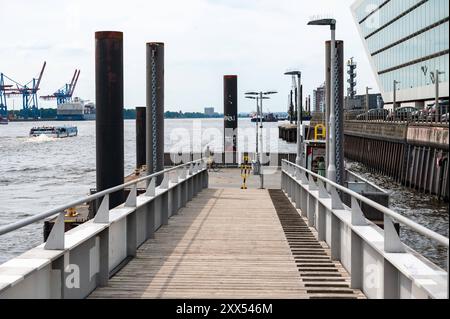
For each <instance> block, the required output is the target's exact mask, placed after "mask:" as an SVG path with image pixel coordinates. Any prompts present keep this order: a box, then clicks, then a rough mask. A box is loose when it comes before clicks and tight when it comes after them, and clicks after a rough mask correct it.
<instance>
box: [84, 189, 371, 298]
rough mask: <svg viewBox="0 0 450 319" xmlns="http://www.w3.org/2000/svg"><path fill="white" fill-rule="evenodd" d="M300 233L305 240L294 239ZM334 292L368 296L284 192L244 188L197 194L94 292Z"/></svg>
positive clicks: (303, 294) (133, 294)
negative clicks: (355, 286)
mask: <svg viewBox="0 0 450 319" xmlns="http://www.w3.org/2000/svg"><path fill="white" fill-rule="evenodd" d="M274 197H277V199H276V201H277V202H278V204H277V207H275V206H274V204H273V202H272V199H273V198H274ZM283 197H284V201H283ZM280 200H281V201H280ZM289 205H290V206H289ZM280 219H281V222H280ZM285 231H286V234H287V237H286V234H285ZM297 231H300V233H299V234H300V236H299V237H298V236H297V237H295V236H294V233H293V232H297ZM308 232H309V233H308ZM305 265H306V266H305ZM327 297H332V298H336V297H344V298H362V297H364V296H363V295H362V294H361V292H360V291H355V290H352V289H349V280H348V274H346V272H345V271H344V270H343V268H342V267H341V266H339V265H338V264H337V263H335V262H331V260H330V258H329V253H328V251H327V250H326V247H324V244H323V243H319V242H318V241H317V240H315V237H314V236H313V234H312V233H311V231H310V230H309V228H308V227H307V226H306V224H305V223H304V221H303V219H302V218H301V217H300V215H299V214H298V213H297V211H296V210H295V208H294V207H293V206H292V204H291V203H290V202H289V200H288V199H287V198H286V196H285V195H284V193H282V192H281V190H277V191H267V190H247V191H241V190H239V189H215V190H213V189H206V190H204V191H203V192H201V193H200V194H198V195H197V197H195V198H194V199H193V201H191V202H189V203H188V204H187V206H186V207H185V208H183V209H181V210H180V211H179V213H178V215H176V216H174V217H172V218H171V219H170V220H169V225H168V226H164V227H162V228H161V229H159V230H158V231H157V232H156V233H155V238H154V239H151V240H149V241H147V242H146V243H144V244H143V245H142V246H141V247H140V248H139V250H138V252H137V256H136V258H134V259H133V260H131V261H130V262H129V264H128V265H126V266H125V267H124V268H123V269H122V270H120V271H119V272H118V273H117V274H116V275H115V276H114V277H112V278H111V279H110V281H109V284H108V286H107V287H102V288H98V289H97V290H95V291H94V292H93V293H92V294H91V295H90V298H189V299H191V298H193V299H195V298H225V299H251V298H261V299H266V298H270V299H300V298H327Z"/></svg>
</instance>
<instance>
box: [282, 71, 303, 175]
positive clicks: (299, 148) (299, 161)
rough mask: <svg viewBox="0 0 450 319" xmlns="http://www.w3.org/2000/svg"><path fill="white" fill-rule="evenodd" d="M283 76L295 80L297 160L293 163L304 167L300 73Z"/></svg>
mask: <svg viewBox="0 0 450 319" xmlns="http://www.w3.org/2000/svg"><path fill="white" fill-rule="evenodd" d="M284 74H285V75H291V76H292V77H293V78H296V79H297V85H296V89H297V92H298V94H296V97H297V158H296V160H295V162H296V163H297V165H302V166H305V160H306V156H305V152H304V145H303V141H304V137H303V102H302V100H303V90H302V89H303V86H302V72H300V71H289V72H286V73H284Z"/></svg>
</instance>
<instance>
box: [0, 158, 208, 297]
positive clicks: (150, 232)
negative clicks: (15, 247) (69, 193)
mask: <svg viewBox="0 0 450 319" xmlns="http://www.w3.org/2000/svg"><path fill="white" fill-rule="evenodd" d="M161 175H162V176H164V177H163V179H162V182H161V185H159V186H157V187H156V178H157V177H160V176H161ZM159 179H160V178H159ZM141 182H146V184H145V188H144V187H142V188H144V190H145V193H143V194H140V195H139V196H138V186H140V185H138V184H139V183H141ZM207 187H208V171H207V168H206V162H205V161H204V159H199V160H196V161H193V162H190V163H187V164H183V165H179V166H177V167H173V168H169V169H165V170H163V171H161V172H157V173H155V174H151V175H148V176H145V177H142V178H139V179H135V180H133V181H130V182H127V183H124V184H122V185H118V186H116V187H113V188H110V189H107V190H104V191H100V192H98V193H96V194H93V195H90V196H87V197H84V198H81V199H79V200H75V201H72V202H70V203H67V204H66V205H63V206H60V207H56V208H54V209H51V210H48V211H46V212H43V213H39V214H36V215H34V216H32V217H29V218H25V219H23V220H20V221H18V222H15V223H12V224H9V225H5V226H2V227H0V235H3V234H7V233H10V232H12V231H15V230H18V229H20V228H22V227H24V226H27V225H30V224H33V223H35V222H37V221H40V220H42V219H45V218H48V217H52V216H54V215H57V218H56V220H55V222H54V224H53V227H52V229H51V232H50V234H49V236H48V238H47V240H46V241H45V243H44V244H42V245H39V246H37V247H35V248H32V249H30V250H28V251H26V252H25V253H23V254H21V255H20V256H18V257H15V258H13V259H11V260H9V261H7V262H5V263H3V264H1V265H0V274H4V273H5V271H6V272H7V274H8V276H0V277H1V278H0V299H2V298H38V299H41V298H44V299H47V298H84V297H86V296H88V295H89V294H90V293H91V292H92V291H93V290H94V289H96V288H97V287H102V286H105V285H107V284H108V281H109V278H110V277H111V276H112V275H114V274H115V273H116V272H117V271H118V270H120V269H121V268H123V267H124V265H126V264H127V262H128V261H129V260H130V259H132V258H134V257H135V256H136V254H137V249H138V248H139V247H140V246H141V245H142V244H143V243H145V242H146V241H147V240H148V239H151V238H153V236H154V233H155V232H156V231H157V230H158V229H160V227H163V226H165V225H168V223H169V219H170V218H171V217H172V216H174V215H176V214H177V213H178V211H179V209H181V208H182V207H185V206H186V204H187V203H188V202H189V201H190V200H192V198H193V197H194V196H196V195H197V194H198V193H199V192H200V191H201V190H202V189H204V188H207ZM125 188H127V190H128V189H129V194H128V197H127V199H126V201H125V202H124V203H123V204H122V205H119V206H117V207H115V208H111V209H110V208H109V196H110V195H111V194H113V193H115V192H117V191H121V190H124V189H125ZM99 199H101V204H100V206H99V208H98V210H97V211H96V215H95V217H94V218H93V219H91V220H89V221H86V222H84V223H83V224H81V225H79V226H77V227H75V228H73V229H71V230H69V231H67V232H66V231H65V211H66V209H69V208H73V207H74V206H77V205H81V204H85V203H89V202H92V201H95V200H99ZM30 287H31V288H30Z"/></svg>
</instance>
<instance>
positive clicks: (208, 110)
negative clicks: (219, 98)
mask: <svg viewBox="0 0 450 319" xmlns="http://www.w3.org/2000/svg"><path fill="white" fill-rule="evenodd" d="M214 114H215V112H214V108H213V107H205V115H208V116H213V115H214Z"/></svg>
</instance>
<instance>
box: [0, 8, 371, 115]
mask: <svg viewBox="0 0 450 319" xmlns="http://www.w3.org/2000/svg"><path fill="white" fill-rule="evenodd" d="M353 2H354V0H314V1H310V0H307V1H306V0H164V1H163V0H128V1H123V0H121V1H116V0H95V1H93V0H72V1H61V0H39V1H35V0H15V1H10V0H0V25H1V29H2V35H1V41H0V72H3V73H5V74H6V75H8V76H10V77H12V78H13V79H15V80H17V81H18V82H21V83H22V82H28V81H29V80H31V78H32V77H33V76H36V75H37V74H38V73H39V71H40V68H41V66H42V63H43V61H47V69H46V71H45V74H44V78H43V80H42V85H41V92H40V94H41V95H47V94H51V93H53V92H54V91H55V90H57V89H58V88H60V87H61V86H62V85H63V84H64V83H67V82H70V79H71V77H72V74H73V72H74V70H75V69H76V68H78V69H81V76H80V80H79V84H78V87H77V89H76V91H75V95H76V96H80V97H82V98H83V99H89V100H95V82H94V80H95V74H94V32H95V31H105V30H115V31H123V32H124V71H125V77H124V81H125V107H126V108H133V107H135V106H140V105H144V103H145V43H146V42H151V41H161V42H165V45H166V49H165V52H166V57H165V60H166V65H165V70H166V79H165V80H166V92H165V97H166V110H174V111H178V110H183V111H203V108H204V107H206V106H213V107H215V108H216V110H218V111H222V105H223V102H222V101H223V97H222V94H223V89H222V84H223V80H222V76H223V75H224V74H237V75H238V76H239V92H240V96H239V103H240V105H239V111H240V112H249V111H252V110H254V109H255V106H254V102H252V101H250V100H246V99H245V98H243V93H244V92H245V91H247V90H277V91H279V92H280V93H279V94H278V95H277V96H275V97H274V98H273V99H272V100H271V101H269V102H267V103H266V106H267V108H268V109H269V110H270V111H285V110H286V108H287V96H288V92H289V89H290V85H291V80H290V79H289V78H288V77H286V76H284V75H283V73H284V71H285V70H286V69H288V68H300V69H301V70H302V71H303V77H304V88H305V94H312V90H313V89H314V88H315V87H317V86H318V85H320V84H321V83H322V82H323V81H324V59H325V58H324V41H325V40H327V39H328V38H329V30H328V29H327V28H325V27H308V26H306V23H307V22H308V21H309V20H310V18H311V17H313V16H333V17H335V18H336V19H337V21H338V31H337V37H338V39H342V40H344V41H345V58H346V59H347V58H350V57H352V56H353V57H355V59H356V60H357V62H358V92H360V93H362V92H363V91H364V88H365V86H371V87H373V88H375V89H376V90H375V91H378V88H377V85H376V82H375V79H374V77H373V75H372V72H371V69H370V66H369V62H368V60H367V57H366V56H365V53H364V48H363V45H362V43H361V40H360V38H359V35H358V33H357V29H356V26H355V24H354V22H353V18H352V16H351V12H350V6H351V4H352V3H353ZM9 104H10V106H11V104H12V102H10V103H9ZM15 105H16V109H17V105H19V101H15ZM41 106H51V104H48V102H41Z"/></svg>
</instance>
